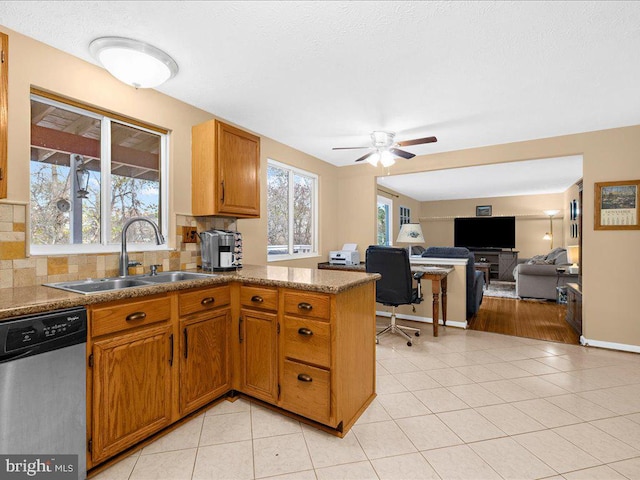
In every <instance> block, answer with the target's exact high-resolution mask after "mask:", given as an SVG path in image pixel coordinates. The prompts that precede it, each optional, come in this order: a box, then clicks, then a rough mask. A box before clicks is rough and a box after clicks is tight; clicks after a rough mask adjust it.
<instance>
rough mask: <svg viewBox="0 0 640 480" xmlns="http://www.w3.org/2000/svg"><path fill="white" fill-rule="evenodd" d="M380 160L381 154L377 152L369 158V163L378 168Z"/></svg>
mask: <svg viewBox="0 0 640 480" xmlns="http://www.w3.org/2000/svg"><path fill="white" fill-rule="evenodd" d="M379 160H380V153H379V152H376V153H374V154H373V155H371V156H370V157H369V158H367V162H369V163H370V164H371V165H373V166H374V167H377V166H378V161H379Z"/></svg>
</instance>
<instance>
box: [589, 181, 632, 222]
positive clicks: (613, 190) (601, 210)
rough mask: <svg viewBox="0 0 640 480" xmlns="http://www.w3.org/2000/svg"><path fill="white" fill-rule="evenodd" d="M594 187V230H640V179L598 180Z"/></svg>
mask: <svg viewBox="0 0 640 480" xmlns="http://www.w3.org/2000/svg"><path fill="white" fill-rule="evenodd" d="M594 188H595V191H594V204H595V205H594V219H593V228H594V230H640V222H639V216H638V213H639V209H638V193H639V192H640V180H623V181H618V182H597V183H595V185H594Z"/></svg>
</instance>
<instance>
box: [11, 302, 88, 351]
mask: <svg viewBox="0 0 640 480" xmlns="http://www.w3.org/2000/svg"><path fill="white" fill-rule="evenodd" d="M86 332H87V311H86V310H85V309H84V308H79V309H73V310H62V311H57V312H49V313H45V314H43V315H33V316H28V317H21V318H16V319H11V320H8V321H5V322H2V323H0V361H2V356H3V355H8V354H11V353H13V352H18V351H21V350H26V349H30V348H31V349H35V348H36V347H37V350H38V351H43V350H44V351H46V350H54V349H56V348H62V347H64V346H66V345H67V344H68V343H69V342H75V343H77V340H81V341H86Z"/></svg>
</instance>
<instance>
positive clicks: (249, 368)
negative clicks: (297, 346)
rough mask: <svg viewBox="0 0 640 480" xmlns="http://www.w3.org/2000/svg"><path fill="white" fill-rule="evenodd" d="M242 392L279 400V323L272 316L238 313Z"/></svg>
mask: <svg viewBox="0 0 640 480" xmlns="http://www.w3.org/2000/svg"><path fill="white" fill-rule="evenodd" d="M240 314H241V315H240V322H241V323H240V339H239V341H240V343H241V345H240V347H241V352H242V354H241V355H242V379H241V385H242V387H241V388H242V391H243V392H244V393H246V394H248V395H252V396H254V397H256V398H260V399H262V400H266V401H268V402H272V403H275V401H276V400H277V398H278V376H277V374H278V341H277V335H278V334H277V326H278V320H277V315H276V314H275V313H267V312H258V311H253V310H248V309H242V310H241V311H240Z"/></svg>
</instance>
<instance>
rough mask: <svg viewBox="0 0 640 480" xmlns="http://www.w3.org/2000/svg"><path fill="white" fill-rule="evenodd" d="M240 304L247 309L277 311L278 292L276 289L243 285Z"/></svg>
mask: <svg viewBox="0 0 640 480" xmlns="http://www.w3.org/2000/svg"><path fill="white" fill-rule="evenodd" d="M240 304H241V305H243V306H245V307H253V308H262V309H265V310H277V309H278V290H276V289H275V288H265V287H251V286H247V285H242V286H241V287H240Z"/></svg>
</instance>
